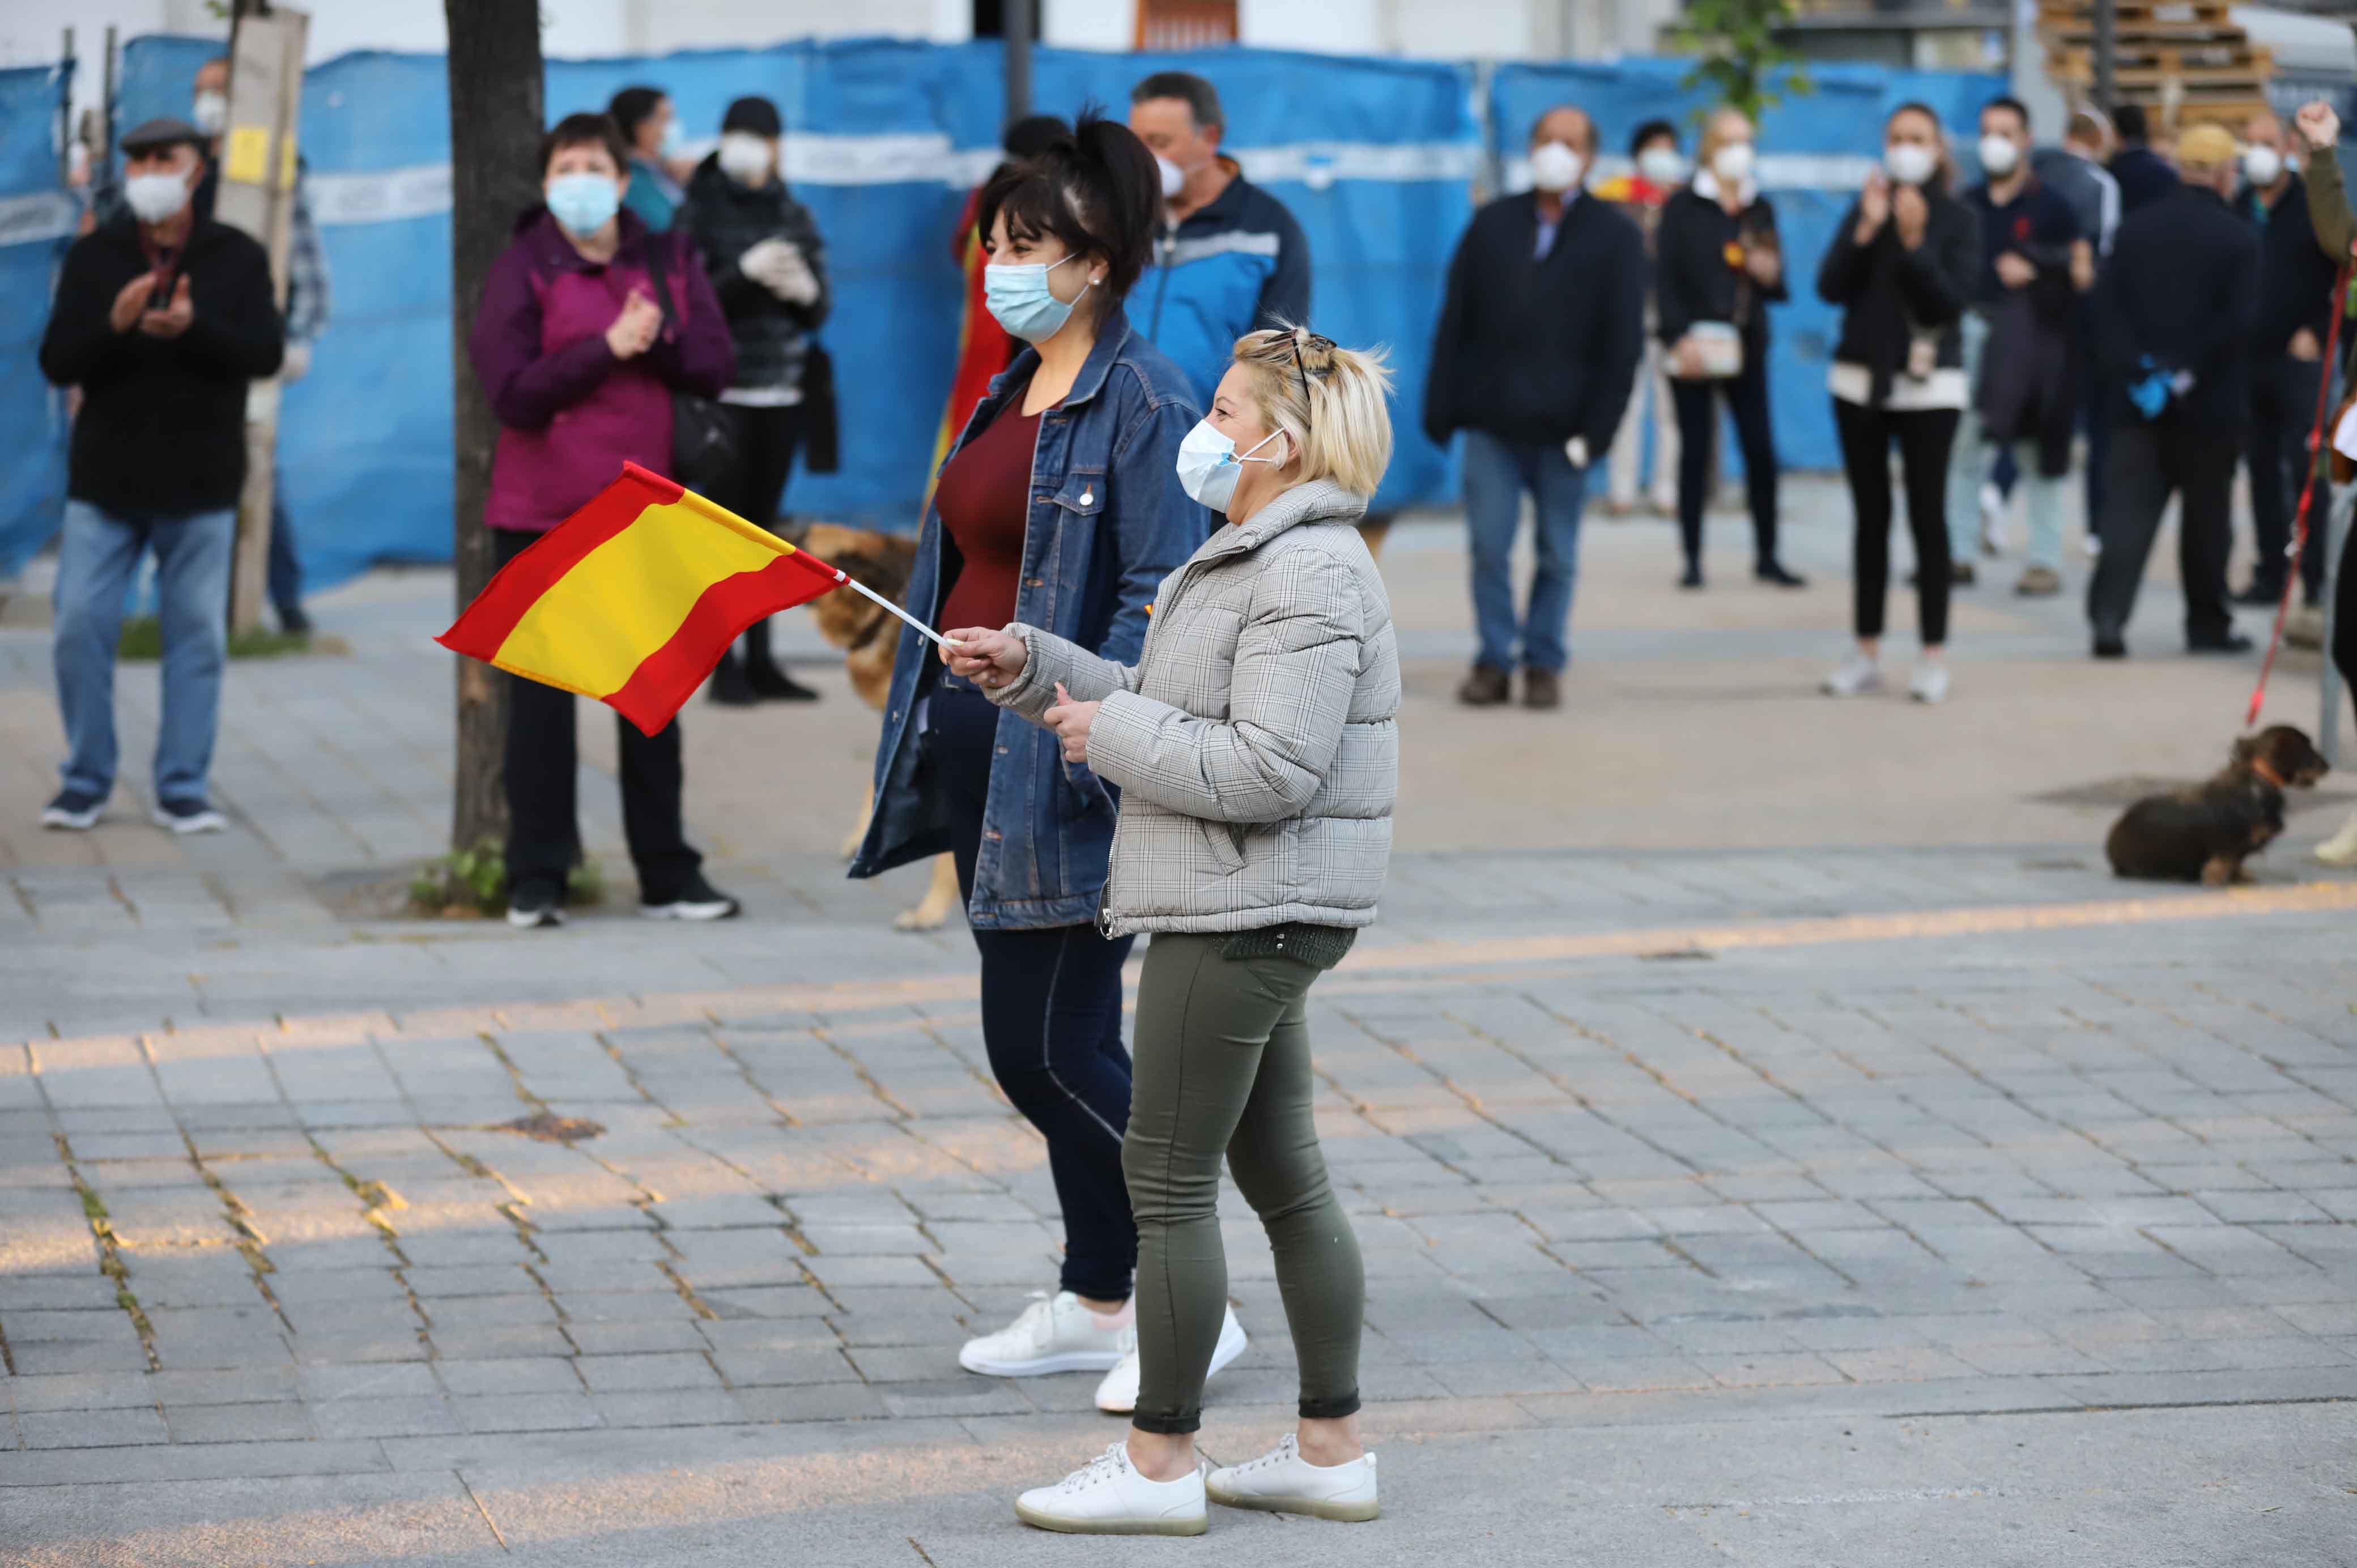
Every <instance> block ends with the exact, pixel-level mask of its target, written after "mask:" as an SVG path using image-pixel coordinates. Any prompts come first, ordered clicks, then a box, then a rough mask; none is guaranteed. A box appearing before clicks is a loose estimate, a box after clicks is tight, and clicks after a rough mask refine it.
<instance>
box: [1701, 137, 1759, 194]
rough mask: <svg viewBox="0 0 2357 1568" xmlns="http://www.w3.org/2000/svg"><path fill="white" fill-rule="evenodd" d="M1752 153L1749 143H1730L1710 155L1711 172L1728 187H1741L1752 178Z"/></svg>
mask: <svg viewBox="0 0 2357 1568" xmlns="http://www.w3.org/2000/svg"><path fill="white" fill-rule="evenodd" d="M1751 165H1752V153H1751V144H1750V143H1749V142H1729V143H1727V145H1725V146H1723V147H1721V148H1719V149H1718V151H1717V152H1715V153H1713V154H1711V155H1710V172H1711V173H1713V174H1715V175H1717V177H1719V179H1720V180H1721V182H1723V183H1725V184H1727V185H1741V184H1742V183H1743V182H1744V181H1745V180H1747V179H1749V178H1750V177H1751Z"/></svg>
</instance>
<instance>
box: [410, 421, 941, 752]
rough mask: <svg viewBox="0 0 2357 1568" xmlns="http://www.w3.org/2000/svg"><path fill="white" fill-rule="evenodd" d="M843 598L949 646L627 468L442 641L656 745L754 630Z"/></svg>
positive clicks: (896, 610) (773, 540)
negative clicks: (591, 702) (600, 710)
mask: <svg viewBox="0 0 2357 1568" xmlns="http://www.w3.org/2000/svg"><path fill="white" fill-rule="evenodd" d="M839 587H847V588H849V589H851V590H852V591H853V592H855V593H857V594H860V595H863V596H866V597H867V598H870V599H873V600H874V601H875V602H876V603H877V604H879V605H881V606H883V607H884V608H886V609H888V610H889V611H891V612H892V614H894V615H896V616H898V617H899V618H900V619H901V620H903V621H905V622H907V623H908V624H909V626H912V627H915V628H916V629H917V630H918V631H920V632H921V633H923V634H924V635H925V636H926V637H929V638H931V639H932V640H933V641H935V642H941V641H942V639H941V637H940V636H939V635H938V634H936V633H935V632H934V631H933V630H932V629H931V628H930V627H926V626H922V625H920V624H919V623H918V622H917V621H916V620H915V619H914V618H912V617H910V616H909V613H908V612H907V611H905V610H903V609H902V608H901V607H899V606H898V605H896V604H894V603H892V602H891V601H890V600H888V599H887V598H885V597H883V596H881V595H879V594H877V593H874V592H871V591H870V590H869V589H868V588H867V587H866V585H863V584H860V583H857V582H855V581H853V580H852V579H851V578H850V577H848V576H846V575H844V574H843V573H841V572H838V571H836V570H835V569H834V567H832V566H830V565H828V564H826V563H825V562H823V561H821V560H820V559H819V558H818V557H817V556H815V555H813V554H811V553H808V552H806V551H802V550H797V549H795V548H794V547H793V546H792V545H791V544H789V543H787V542H785V541H784V540H782V539H780V538H779V537H778V536H777V535H776V534H774V533H771V532H770V531H769V530H767V529H765V528H759V527H756V526H755V525H753V524H752V523H749V522H748V521H745V520H744V519H743V518H741V517H738V516H737V514H736V513H734V512H732V511H730V510H727V509H726V508H725V507H721V506H717V505H715V504H714V503H713V502H711V501H708V500H706V499H705V498H704V497H702V496H699V495H697V494H695V493H694V492H693V491H691V490H686V489H682V488H681V487H679V486H678V485H675V484H673V482H672V481H671V480H669V479H666V478H663V477H662V475H660V474H656V473H653V472H651V471H650V470H648V469H645V468H641V467H639V466H638V465H637V464H636V463H625V464H623V465H622V476H621V478H618V479H616V480H615V481H614V482H613V483H612V484H610V485H608V486H607V487H606V488H605V489H602V490H600V491H598V492H597V495H595V496H593V497H592V498H590V500H589V503H588V504H587V506H584V507H583V508H582V509H581V510H579V511H576V512H575V513H574V514H573V515H572V516H571V517H568V518H566V519H565V521H563V522H560V523H558V524H557V525H556V526H555V527H554V528H552V529H550V530H549V531H548V532H547V533H545V534H544V535H543V536H542V537H541V539H540V541H539V542H537V543H535V544H533V546H532V548H531V549H529V550H526V551H525V552H524V553H522V554H521V555H519V556H517V557H516V558H515V559H514V560H513V561H511V562H509V563H508V564H507V565H506V566H504V567H502V568H500V574H499V575H498V576H496V577H493V578H492V579H491V580H490V585H488V586H486V587H485V588H484V589H483V591H482V593H481V594H479V595H478V596H476V599H475V602H474V603H473V604H471V605H468V607H467V608H466V610H465V612H464V613H463V614H461V615H460V616H459V617H458V619H457V622H456V623H455V624H454V625H453V626H452V627H451V628H450V629H449V630H447V631H446V632H444V633H443V634H442V635H441V636H439V637H437V638H436V639H434V640H435V641H436V642H438V643H440V644H441V645H442V646H443V647H445V648H447V649H449V650H451V651H452V652H454V653H463V654H466V655H468V657H469V658H473V659H479V660H483V661H484V662H485V663H488V664H495V665H497V666H498V667H499V668H500V669H502V670H505V671H509V672H510V673H511V674H516V675H522V676H523V677H524V678H525V679H527V680H531V681H538V682H542V683H543V684H544V685H549V686H558V687H562V688H563V689H565V691H568V692H577V693H581V694H582V695H583V696H585V697H594V698H596V699H597V701H599V702H601V703H606V704H607V705H608V707H611V708H612V709H614V710H615V711H616V712H617V713H619V714H621V715H622V716H623V717H624V718H626V719H629V720H630V722H631V723H632V724H634V725H638V726H639V728H640V730H642V731H644V732H645V733H646V734H648V735H650V736H651V735H654V734H656V733H658V732H659V731H661V730H662V727H663V726H664V725H667V724H669V723H671V721H672V718H673V715H674V714H677V713H678V712H679V710H680V706H681V704H682V703H685V702H686V701H687V699H688V698H689V697H690V696H691V695H693V694H694V692H695V689H696V687H697V686H699V685H701V684H703V682H704V678H705V676H707V675H709V674H711V673H712V668H713V666H714V665H716V664H717V663H719V662H720V656H721V655H722V654H723V653H726V651H727V650H728V646H729V644H731V643H733V642H735V641H736V640H737V636H738V634H739V633H741V632H743V631H744V630H745V628H747V627H749V626H751V625H752V624H753V623H754V622H756V621H759V620H762V619H764V618H768V617H770V616H773V615H776V614H777V613H778V612H779V611H780V610H789V609H791V608H793V607H795V606H796V605H803V604H808V603H809V602H810V601H811V600H813V599H814V598H817V597H818V596H820V595H822V594H824V593H827V592H829V591H831V590H833V589H834V588H839ZM944 646H946V645H944Z"/></svg>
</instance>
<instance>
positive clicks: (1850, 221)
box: [1817, 103, 1981, 703]
mask: <svg viewBox="0 0 2357 1568" xmlns="http://www.w3.org/2000/svg"><path fill="white" fill-rule="evenodd" d="M1882 135H1883V152H1882V160H1883V166H1882V168H1881V169H1880V170H1878V171H1877V172H1876V173H1875V174H1873V175H1871V176H1869V177H1867V182H1866V189H1865V190H1864V191H1862V192H1861V193H1860V194H1859V196H1858V199H1857V203H1856V205H1854V206H1853V207H1851V209H1849V212H1848V213H1847V214H1846V216H1845V217H1844V218H1843V219H1842V222H1841V227H1840V228H1839V229H1837V230H1835V231H1834V242H1833V245H1832V246H1831V248H1830V249H1828V250H1827V251H1826V252H1825V259H1824V264H1823V265H1821V266H1820V267H1819V268H1818V269H1817V293H1818V295H1819V296H1820V297H1822V298H1823V299H1824V302H1825V303H1826V304H1827V305H1834V306H1840V307H1841V311H1842V327H1841V338H1840V341H1839V343H1838V344H1837V346H1836V347H1835V350H1834V365H1833V371H1832V372H1831V374H1830V375H1829V376H1828V378H1827V386H1828V390H1830V391H1831V392H1832V393H1833V400H1834V427H1835V430H1837V431H1838V432H1839V433H1840V435H1841V447H1842V464H1843V466H1844V467H1846V468H1847V469H1848V470H1849V493H1850V502H1851V506H1852V509H1853V510H1854V511H1855V512H1856V514H1857V546H1856V553H1857V570H1856V574H1855V576H1856V582H1857V595H1856V605H1855V609H1856V617H1855V620H1854V622H1853V625H1854V628H1855V629H1856V631H1857V651H1855V652H1853V653H1852V654H1851V655H1850V656H1849V657H1848V658H1847V659H1846V660H1844V661H1843V662H1842V664H1841V666H1840V667H1839V668H1838V669H1836V670H1835V671H1834V672H1833V673H1832V674H1830V675H1828V676H1826V677H1825V682H1824V690H1825V693H1826V694H1827V695H1828V696H1835V697H1857V696H1863V695H1865V694H1867V693H1871V692H1878V691H1880V690H1881V689H1882V665H1881V662H1880V660H1881V651H1882V614H1883V605H1884V600H1885V598H1886V597H1887V596H1888V595H1889V585H1890V448H1891V446H1892V445H1893V444H1894V443H1895V444H1896V445H1897V446H1898V448H1899V464H1900V472H1901V473H1902V474H1903V475H1904V476H1905V482H1906V487H1907V528H1908V532H1910V533H1912V534H1913V535H1914V537H1915V599H1916V630H1917V632H1918V633H1919V634H1920V636H1921V639H1922V647H1923V659H1922V662H1921V663H1920V664H1919V665H1917V666H1916V669H1915V674H1914V678H1913V679H1912V680H1911V681H1910V682H1909V683H1908V693H1909V694H1910V696H1912V697H1913V698H1914V699H1915V700H1916V701H1917V702H1919V703H1937V702H1943V701H1944V700H1946V698H1947V695H1948V665H1947V660H1946V659H1945V657H1944V656H1943V655H1944V649H1945V645H1946V643H1947V640H1948V523H1947V475H1948V454H1949V450H1950V448H1951V447H1953V446H1954V445H1955V440H1956V427H1957V424H1958V423H1959V422H1960V421H1961V420H1962V419H1963V418H1964V407H1965V405H1966V403H1969V402H1970V401H1971V386H1970V383H1969V382H1968V381H1966V379H1965V376H1964V331H1963V328H1962V326H1961V323H1962V321H1963V318H1964V307H1965V306H1966V304H1967V303H1968V302H1969V301H1970V300H1971V298H1972V294H1973V286H1974V284H1975V281H1976V279H1977V278H1978V276H1979V268H1980V264H1981V252H1980V222H1979V220H1977V219H1976V218H1975V216H1974V215H1973V210H1972V209H1970V208H1968V207H1966V206H1965V205H1964V203H1963V202H1961V201H1959V200H1957V199H1955V198H1954V197H1953V196H1952V195H1950V194H1949V192H1948V169H1947V157H1946V151H1945V142H1944V139H1943V136H1942V135H1941V132H1940V121H1939V118H1938V116H1937V115H1935V114H1933V113H1932V111H1931V110H1930V109H1929V108H1928V107H1926V106H1925V105H1923V104H1921V103H1903V104H1900V106H1899V107H1898V108H1897V109H1895V110H1893V111H1891V113H1890V118H1889V121H1888V122H1886V123H1885V124H1884V126H1883V133H1882Z"/></svg>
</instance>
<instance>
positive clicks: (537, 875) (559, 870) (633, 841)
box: [491, 529, 704, 904]
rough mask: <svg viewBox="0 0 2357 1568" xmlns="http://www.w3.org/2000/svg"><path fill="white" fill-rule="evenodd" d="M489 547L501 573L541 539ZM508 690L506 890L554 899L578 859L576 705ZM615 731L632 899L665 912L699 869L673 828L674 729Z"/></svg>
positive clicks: (531, 684) (677, 781)
mask: <svg viewBox="0 0 2357 1568" xmlns="http://www.w3.org/2000/svg"><path fill="white" fill-rule="evenodd" d="M491 538H492V540H493V542H494V548H495V549H496V551H497V553H498V556H499V562H500V565H502V566H504V565H506V564H508V563H509V562H511V561H512V560H514V559H515V558H516V557H517V556H518V555H521V554H522V553H523V552H524V550H525V549H526V548H527V547H529V546H530V545H532V544H533V543H535V542H538V540H539V538H540V536H539V535H538V534H535V533H517V532H511V531H509V530H506V529H500V530H495V531H494V532H493V533H492V535H491ZM507 680H508V734H507V747H506V753H505V759H506V772H507V779H506V784H507V796H508V851H507V863H508V886H509V888H510V889H511V891H515V892H522V890H523V889H525V888H535V889H540V890H544V891H549V892H555V891H559V890H561V889H562V888H563V887H564V886H565V876H566V875H567V874H568V873H569V872H571V871H572V869H573V867H574V866H575V865H577V864H578V863H579V861H580V859H581V825H580V819H579V811H578V805H577V802H576V799H575V797H576V793H577V791H576V782H577V780H578V779H579V778H580V770H581V760H580V754H579V752H578V750H577V749H576V740H575V732H574V709H575V704H576V703H577V702H578V701H579V699H578V698H576V697H575V696H574V694H573V693H570V692H562V691H559V690H557V688H555V687H554V686H544V685H542V684H541V683H540V682H537V681H527V680H524V679H523V678H522V676H518V675H511V676H509V677H508V678H507ZM614 724H615V726H616V733H617V734H618V735H619V736H620V737H621V741H620V746H619V751H620V753H621V772H622V834H623V837H624V838H625V839H627V840H628V841H629V843H630V864H631V865H632V866H634V867H635V868H636V869H637V871H638V876H639V897H640V898H641V899H643V900H644V901H646V902H648V903H651V904H662V903H667V902H669V901H670V900H672V899H673V898H674V897H678V896H679V895H680V894H681V893H682V892H683V891H684V890H685V889H686V887H687V886H688V885H689V884H690V883H691V882H693V881H694V878H695V875H696V874H697V872H698V871H699V870H701V869H702V867H703V865H704V857H703V856H702V855H700V854H697V853H696V852H695V851H694V850H693V849H691V848H689V847H688V843H687V836H686V832H685V830H684V828H683V825H682V824H681V822H680V804H679V798H680V788H681V776H680V747H679V724H678V721H676V720H673V722H672V723H670V724H668V725H664V726H663V728H662V733H660V734H658V735H656V736H653V737H651V738H650V737H648V736H643V735H640V733H639V726H638V725H634V724H632V723H631V722H630V720H628V719H626V718H624V717H623V716H622V715H621V714H615V715H614Z"/></svg>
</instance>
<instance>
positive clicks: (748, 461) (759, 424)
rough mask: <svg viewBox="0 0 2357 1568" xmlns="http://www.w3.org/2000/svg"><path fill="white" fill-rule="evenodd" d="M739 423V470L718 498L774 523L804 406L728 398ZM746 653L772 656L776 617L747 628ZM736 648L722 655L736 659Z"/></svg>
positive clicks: (759, 659)
mask: <svg viewBox="0 0 2357 1568" xmlns="http://www.w3.org/2000/svg"><path fill="white" fill-rule="evenodd" d="M721 407H723V408H725V409H726V410H727V411H728V415H729V418H730V419H731V421H733V422H734V424H736V427H737V470H736V472H735V473H734V474H732V475H731V476H730V477H729V481H728V484H727V487H726V491H725V492H724V493H720V494H716V495H715V496H714V497H713V498H712V499H714V500H716V501H718V502H719V503H720V504H721V505H722V506H725V507H726V508H727V509H728V510H730V511H733V512H735V513H736V514H737V516H738V517H741V518H743V519H744V520H745V521H748V522H758V523H759V524H760V525H761V526H762V527H763V528H773V527H774V526H775V524H776V521H777V517H778V508H779V507H780V506H781V505H783V504H784V502H785V499H786V480H787V478H788V477H789V476H791V474H792V473H793V471H794V453H795V451H796V450H797V449H799V448H800V446H802V405H801V404H799V403H789V404H788V405H786V406H785V407H783V408H759V407H753V406H750V405H748V404H744V403H723V404H721ZM744 645H745V657H746V658H748V659H749V660H752V661H753V662H754V663H755V664H757V665H767V664H769V663H770V662H771V660H770V623H769V622H768V621H766V620H759V621H755V622H754V623H753V624H752V625H751V626H749V627H748V628H745V638H744ZM722 657H723V658H725V659H735V658H736V657H737V650H735V649H733V648H732V649H730V650H728V652H727V653H726V654H724V655H722Z"/></svg>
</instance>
